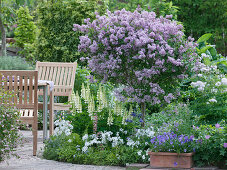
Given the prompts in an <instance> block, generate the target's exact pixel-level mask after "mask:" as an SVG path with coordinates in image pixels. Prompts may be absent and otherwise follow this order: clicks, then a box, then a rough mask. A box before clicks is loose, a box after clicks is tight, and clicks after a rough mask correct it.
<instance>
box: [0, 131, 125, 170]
mask: <svg viewBox="0 0 227 170" xmlns="http://www.w3.org/2000/svg"><path fill="white" fill-rule="evenodd" d="M21 133H22V135H23V136H24V143H25V144H24V146H21V147H18V148H17V149H16V151H15V152H14V153H16V154H18V156H19V157H20V158H16V157H11V158H10V159H8V160H5V161H3V162H0V170H125V169H126V168H124V167H117V166H94V165H78V164H71V163H64V162H57V161H53V160H46V159H42V150H43V146H44V145H43V142H42V137H43V136H42V131H39V132H38V138H39V139H38V152H37V156H33V155H32V132H31V131H21Z"/></svg>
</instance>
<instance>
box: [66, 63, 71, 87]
mask: <svg viewBox="0 0 227 170" xmlns="http://www.w3.org/2000/svg"><path fill="white" fill-rule="evenodd" d="M71 75H72V67H68V76H67V80H66V85H70V80H71V78H72V76H71Z"/></svg>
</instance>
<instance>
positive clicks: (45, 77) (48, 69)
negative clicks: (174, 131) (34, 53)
mask: <svg viewBox="0 0 227 170" xmlns="http://www.w3.org/2000/svg"><path fill="white" fill-rule="evenodd" d="M49 76H50V67H46V73H45V76H44V78H43V79H42V80H49Z"/></svg>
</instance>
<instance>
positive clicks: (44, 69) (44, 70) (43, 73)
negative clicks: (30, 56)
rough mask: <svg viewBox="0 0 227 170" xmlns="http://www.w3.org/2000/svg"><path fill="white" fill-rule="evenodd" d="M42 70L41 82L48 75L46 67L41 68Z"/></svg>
mask: <svg viewBox="0 0 227 170" xmlns="http://www.w3.org/2000/svg"><path fill="white" fill-rule="evenodd" d="M41 68H42V69H41V70H42V74H41V79H40V80H45V79H44V78H45V74H46V67H41Z"/></svg>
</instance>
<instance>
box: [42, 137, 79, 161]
mask: <svg viewBox="0 0 227 170" xmlns="http://www.w3.org/2000/svg"><path fill="white" fill-rule="evenodd" d="M81 145H83V141H82V139H81V138H80V136H79V135H78V134H76V133H72V134H71V135H70V136H66V135H61V136H51V137H50V139H49V140H48V141H47V142H46V144H45V148H44V152H43V156H44V158H46V159H49V160H59V156H60V155H61V152H63V153H64V154H70V153H71V152H72V151H74V150H76V149H77V148H78V146H81ZM68 148H71V150H68Z"/></svg>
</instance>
